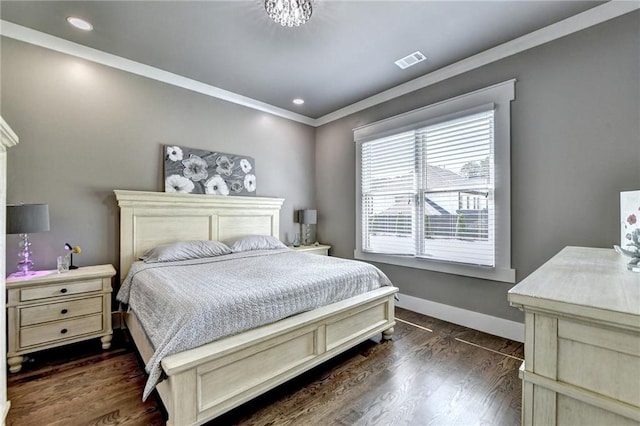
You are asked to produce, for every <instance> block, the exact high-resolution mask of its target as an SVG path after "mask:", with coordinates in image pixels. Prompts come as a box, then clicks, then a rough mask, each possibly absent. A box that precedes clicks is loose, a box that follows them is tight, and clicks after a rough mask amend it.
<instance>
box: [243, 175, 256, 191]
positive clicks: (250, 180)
mask: <svg viewBox="0 0 640 426" xmlns="http://www.w3.org/2000/svg"><path fill="white" fill-rule="evenodd" d="M244 187H245V189H246V190H247V191H249V192H253V191H255V190H256V177H255V176H254V175H246V176H245V177H244Z"/></svg>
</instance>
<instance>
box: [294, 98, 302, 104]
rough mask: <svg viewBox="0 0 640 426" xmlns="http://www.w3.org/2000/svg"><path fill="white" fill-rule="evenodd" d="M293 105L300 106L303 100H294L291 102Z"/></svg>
mask: <svg viewBox="0 0 640 426" xmlns="http://www.w3.org/2000/svg"><path fill="white" fill-rule="evenodd" d="M293 103H294V104H296V105H302V104H303V103H304V99H300V98H296V99H294V100H293Z"/></svg>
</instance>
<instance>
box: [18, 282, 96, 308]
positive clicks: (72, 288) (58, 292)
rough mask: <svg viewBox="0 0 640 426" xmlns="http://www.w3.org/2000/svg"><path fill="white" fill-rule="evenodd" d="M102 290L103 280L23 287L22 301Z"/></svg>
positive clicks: (21, 292)
mask: <svg viewBox="0 0 640 426" xmlns="http://www.w3.org/2000/svg"><path fill="white" fill-rule="evenodd" d="M100 290H102V280H101V279H94V280H87V281H75V282H68V283H60V284H55V285H48V286H42V287H34V288H23V289H22V290H21V291H20V301H22V302H25V301H28V300H38V299H47V298H50V297H60V296H68V295H70V294H80V293H89V292H92V291H100Z"/></svg>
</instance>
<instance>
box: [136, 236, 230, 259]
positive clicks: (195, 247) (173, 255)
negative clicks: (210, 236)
mask: <svg viewBox="0 0 640 426" xmlns="http://www.w3.org/2000/svg"><path fill="white" fill-rule="evenodd" d="M229 253H231V249H230V248H229V247H228V246H227V245H226V244H225V243H222V242H220V241H208V240H196V241H178V242H176V243H168V244H162V245H159V246H157V247H154V248H152V249H150V250H147V252H146V253H145V254H144V255H142V256H141V257H140V259H142V260H144V262H145V263H157V262H173V261H177V260H189V259H201V258H204V257H214V256H221V255H223V254H229Z"/></svg>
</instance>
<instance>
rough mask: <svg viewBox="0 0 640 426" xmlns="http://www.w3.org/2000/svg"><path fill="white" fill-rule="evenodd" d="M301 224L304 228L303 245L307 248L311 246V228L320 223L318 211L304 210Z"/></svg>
mask: <svg viewBox="0 0 640 426" xmlns="http://www.w3.org/2000/svg"><path fill="white" fill-rule="evenodd" d="M300 213H301V214H300V223H301V224H302V226H303V227H304V232H303V235H304V237H303V243H302V244H304V245H305V246H308V245H309V244H311V226H310V225H315V224H316V223H318V212H317V210H302V211H301V212H300Z"/></svg>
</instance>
